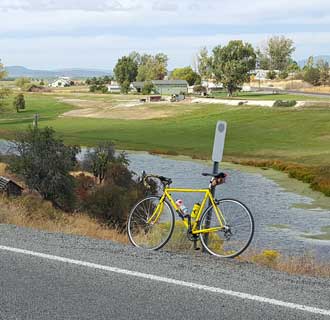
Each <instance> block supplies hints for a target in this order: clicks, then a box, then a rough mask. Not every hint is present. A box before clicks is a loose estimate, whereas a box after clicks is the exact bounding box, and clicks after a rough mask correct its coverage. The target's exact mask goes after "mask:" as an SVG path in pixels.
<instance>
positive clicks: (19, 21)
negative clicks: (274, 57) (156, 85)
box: [0, 0, 330, 70]
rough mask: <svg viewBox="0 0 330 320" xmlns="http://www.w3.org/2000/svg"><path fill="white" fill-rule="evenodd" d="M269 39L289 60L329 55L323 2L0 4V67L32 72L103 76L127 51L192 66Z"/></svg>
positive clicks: (75, 0)
mask: <svg viewBox="0 0 330 320" xmlns="http://www.w3.org/2000/svg"><path fill="white" fill-rule="evenodd" d="M273 35H284V36H286V37H289V38H291V39H293V40H294V43H295V47H296V51H295V53H294V58H295V59H296V60H300V59H304V58H306V57H308V56H310V55H330V1H329V0H313V1H311V0H308V1H307V0H235V1H233V0H212V1H211V0H198V1H197V0H180V1H178V0H177V1H173V0H92V1H91V0H65V1H63V0H30V1H29V0H0V59H1V60H2V63H4V64H5V65H7V66H8V65H22V66H26V67H29V68H34V69H57V68H72V67H76V68H96V69H107V70H111V69H112V68H113V66H114V65H115V64H116V61H117V59H118V58H119V57H120V56H123V55H127V54H128V53H129V52H130V51H133V50H135V51H138V52H141V53H142V52H146V53H151V54H155V53H157V52H164V53H166V54H167V55H168V56H169V59H170V60H169V68H170V69H171V68H174V67H182V66H186V65H192V64H193V60H194V56H195V55H196V53H197V52H198V50H199V49H200V48H201V47H203V46H206V47H207V48H208V49H209V50H211V49H212V48H213V47H215V46H216V45H225V44H226V43H227V42H228V41H230V40H234V39H235V40H237V39H240V40H243V41H247V42H250V43H252V44H253V45H254V46H256V47H262V46H264V45H265V43H266V41H267V39H269V37H271V36H273Z"/></svg>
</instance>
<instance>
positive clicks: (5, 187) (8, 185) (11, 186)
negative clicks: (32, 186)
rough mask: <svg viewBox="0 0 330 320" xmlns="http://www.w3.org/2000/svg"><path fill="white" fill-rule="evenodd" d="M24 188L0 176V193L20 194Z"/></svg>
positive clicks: (8, 194)
mask: <svg viewBox="0 0 330 320" xmlns="http://www.w3.org/2000/svg"><path fill="white" fill-rule="evenodd" d="M23 190H24V189H23V188H22V187H21V186H19V185H18V184H17V183H16V182H14V181H13V180H10V179H8V178H6V177H2V176H0V193H5V194H6V195H7V196H8V197H9V196H21V195H22V191H23Z"/></svg>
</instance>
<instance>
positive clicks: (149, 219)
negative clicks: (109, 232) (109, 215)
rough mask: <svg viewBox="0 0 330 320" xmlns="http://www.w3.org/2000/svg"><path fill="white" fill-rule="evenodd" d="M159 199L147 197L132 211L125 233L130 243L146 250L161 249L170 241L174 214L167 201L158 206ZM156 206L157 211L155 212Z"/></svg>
mask: <svg viewBox="0 0 330 320" xmlns="http://www.w3.org/2000/svg"><path fill="white" fill-rule="evenodd" d="M159 200H160V197H147V198H145V199H143V200H141V201H140V202H138V203H137V204H136V205H135V207H134V208H133V209H132V211H131V213H130V215H129V219H128V224H127V233H128V237H129V240H130V242H131V243H132V244H133V245H134V246H136V247H140V248H143V249H148V250H158V249H160V248H162V247H163V246H164V245H165V244H166V243H167V242H168V240H169V239H170V237H171V235H172V232H173V228H174V213H173V210H172V208H171V206H170V205H169V204H168V202H167V201H164V202H163V203H162V204H161V205H160V206H159V204H160V203H159ZM157 206H158V211H157V212H156V214H154V213H155V210H156V208H157Z"/></svg>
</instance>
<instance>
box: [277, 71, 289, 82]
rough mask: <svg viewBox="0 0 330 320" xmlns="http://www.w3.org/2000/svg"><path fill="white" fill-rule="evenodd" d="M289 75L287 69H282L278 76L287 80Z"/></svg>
mask: <svg viewBox="0 0 330 320" xmlns="http://www.w3.org/2000/svg"><path fill="white" fill-rule="evenodd" d="M288 76H289V74H288V72H287V71H281V72H280V73H279V75H278V77H279V78H280V79H282V80H285V79H286V78H287V77H288Z"/></svg>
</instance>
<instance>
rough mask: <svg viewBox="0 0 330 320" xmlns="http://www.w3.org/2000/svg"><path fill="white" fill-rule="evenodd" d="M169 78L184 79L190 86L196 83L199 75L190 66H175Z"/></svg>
mask: <svg viewBox="0 0 330 320" xmlns="http://www.w3.org/2000/svg"><path fill="white" fill-rule="evenodd" d="M171 79H174V80H186V81H187V82H188V83H189V85H190V86H192V85H194V84H196V82H198V81H199V80H200V75H199V74H198V73H196V72H195V71H194V70H193V69H192V68H191V67H184V68H176V69H174V70H173V72H172V74H171Z"/></svg>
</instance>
